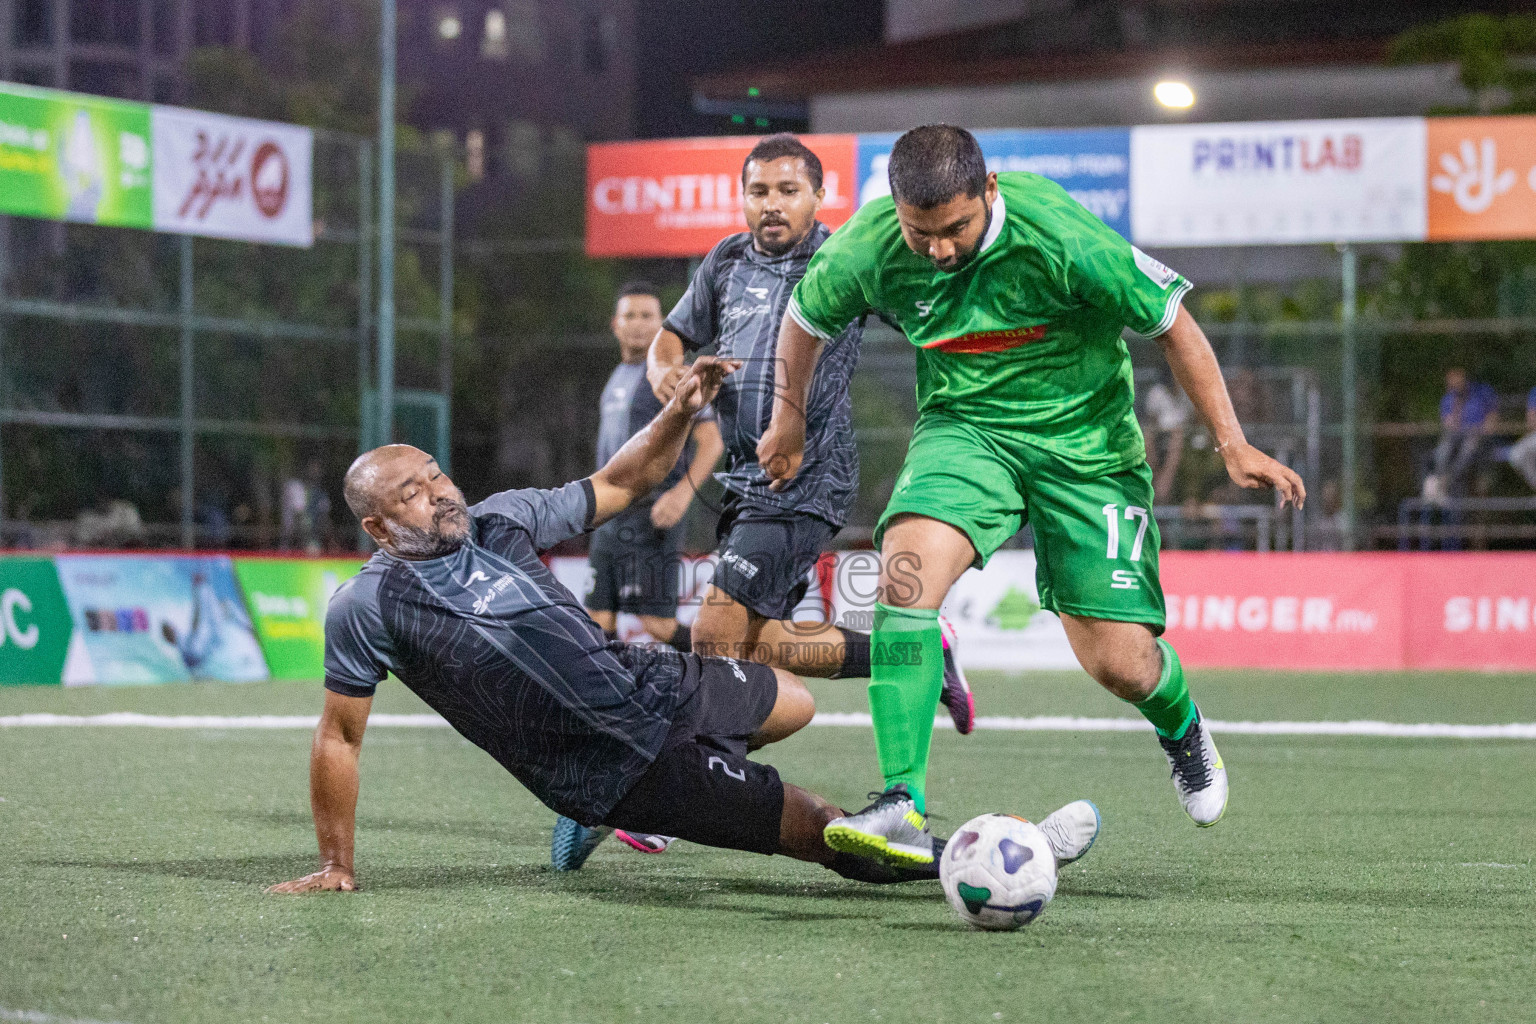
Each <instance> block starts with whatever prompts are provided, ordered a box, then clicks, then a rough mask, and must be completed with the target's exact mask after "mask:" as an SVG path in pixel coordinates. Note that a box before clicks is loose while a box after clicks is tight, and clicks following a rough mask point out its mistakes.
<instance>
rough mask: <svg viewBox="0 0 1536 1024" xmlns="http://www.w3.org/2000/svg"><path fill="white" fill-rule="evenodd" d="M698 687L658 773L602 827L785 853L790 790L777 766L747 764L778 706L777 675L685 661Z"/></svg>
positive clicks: (732, 664)
mask: <svg viewBox="0 0 1536 1024" xmlns="http://www.w3.org/2000/svg"><path fill="white" fill-rule="evenodd" d="M683 657H684V658H687V659H689V660H690V661H691V662H692V663H693V664H692V665H690V666H689V667H690V669H693V668H694V667H695V666H696V667H697V670H698V672H699V682H698V686H697V687H695V688H694V691H693V694H692V696H690V697H689V698H688V699H687V700H686V701H685V702H684V703H683V706H682V708H681V709H679V711H678V715H677V718H676V719H674V720H673V722H672V730H671V732H670V733H669V734H668V735H667V740H666V743H665V744H664V745H663V747H662V750H661V753H660V754H658V755H657V757H656V760H655V761H653V762H652V763H651V767H650V768H649V769H648V770H647V771H646V772H645V774H644V775H642V776H640V779H639V781H638V782H636V783H635V785H634V788H632V789H631V790H630V791H629V793H628V794H627V795H626V796H625V797H624V799H622V800H620V801H619V802H618V804H617V806H615V807H614V808H613V810H611V811H609V812H608V816H607V817H606V818H604V819H603V824H605V825H612V826H613V827H614V828H622V829H625V830H629V831H635V832H655V833H659V834H660V835H664V836H676V837H677V838H679V839H686V840H688V841H689V842H694V843H700V844H702V845H704V846H718V847H722V848H724V849H728V850H746V851H747V852H749V853H765V854H773V853H777V852H778V851H779V823H780V819H781V818H782V817H783V815H784V783H783V782H781V781H780V780H779V773H778V771H777V770H776V769H775V768H774V767H773V766H772V765H766V764H759V763H758V762H756V761H749V760H747V741H748V740H749V739H750V738H751V737H752V735H753V734H754V733H756V732H757V731H758V730H759V729H760V728H762V725H763V723H764V722H765V721H767V720H768V715H769V714H770V713H771V712H772V711H773V705H774V702H775V701H776V700H777V699H778V694H779V683H778V677H777V676H775V675H774V672H773V669H771V668H769V667H767V666H766V665H758V664H756V663H753V662H748V661H733V660H731V659H729V658H700V657H699V656H698V655H695V654H688V655H683Z"/></svg>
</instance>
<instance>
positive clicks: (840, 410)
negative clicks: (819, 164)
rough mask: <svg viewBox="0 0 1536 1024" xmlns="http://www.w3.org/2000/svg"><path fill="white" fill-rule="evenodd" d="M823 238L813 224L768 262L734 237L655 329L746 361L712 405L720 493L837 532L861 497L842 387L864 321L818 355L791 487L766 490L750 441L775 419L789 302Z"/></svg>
mask: <svg viewBox="0 0 1536 1024" xmlns="http://www.w3.org/2000/svg"><path fill="white" fill-rule="evenodd" d="M830 234H831V232H830V231H829V230H828V229H827V227H826V225H824V224H822V223H820V222H818V223H817V224H816V226H815V227H813V228H812V229H811V233H810V235H808V236H807V237H806V239H805V240H804V241H802V242H801V243H800V244H799V245H797V246H795V248H793V249H791V250H790V251H789V252H787V253H785V254H784V255H782V256H766V255H764V254H763V253H760V252H758V251H757V249H756V248H755V247H754V246H753V245H752V235H751V234H750V233H748V232H742V233H741V234H739V235H731V236H730V237H729V238H726V239H725V240H723V241H721V242H720V244H718V245H716V246H715V247H714V248H713V249H711V250H710V252H709V255H708V256H706V257H704V262H703V264H702V265H700V267H699V270H698V273H696V274H694V275H693V281H692V282H691V283H690V284H689V286H688V291H687V292H685V293H684V294H683V297H682V299H681V300H679V301H678V304H677V306H676V307H675V308H674V309H673V310H672V312H671V313H670V314H669V315H668V316H667V319H666V322H665V324H664V325H663V326H665V327H666V329H667V330H669V331H671V332H672V333H673V334H676V335H677V336H678V337H679V338H682V339H683V344H685V345H687V346H688V348H689V349H691V350H694V351H698V350H700V349H708V348H712V350H713V351H714V352H715V353H716V354H718V355H721V356H727V357H730V358H734V359H740V360H743V361H744V364H745V365H743V366H742V368H741V369H740V370H738V371H737V372H736V373H733V374H731V375H730V376H729V377H727V378H725V381H724V383H723V384H722V385H721V388H720V393H719V394H718V395H717V396H716V397H715V410H716V412H717V414H718V416H719V420H720V433H721V436H722V438H723V439H724V441H725V450H726V452H727V453H728V455H729V456H730V467H729V469H728V470H727V471H726V472H724V473H720V474H717V476H718V478H719V479H720V482H721V483H723V484H725V486H726V487H727V488H729V489H730V490H732V491H734V492H736V493H737V494H740V495H743V496H745V497H747V498H750V499H752V500H754V501H757V502H761V503H763V504H767V505H773V506H777V507H779V508H784V509H789V510H791V511H796V512H809V513H811V514H813V515H815V516H818V517H820V518H822V519H825V520H826V521H827V522H829V523H831V524H832V525H834V526H838V527H841V526H842V525H843V524H844V523H845V522H847V520H848V510H849V508H850V507H851V506H852V505H853V500H854V497H855V495H856V494H857V492H858V488H859V450H858V446H857V445H856V444H855V443H854V437H853V409H852V403H851V402H850V401H849V398H848V383H849V381H850V379H851V378H852V377H853V371H854V368H855V367H856V366H857V365H858V361H859V343H860V341H861V340H862V338H863V334H864V327H863V322H862V321H855V322H854V323H852V324H850V325H849V326H848V327H847V328H846V329H845V330H844V331H843V332H842V333H841V334H839V335H838V336H837V337H835V338H833V339H832V340H831V341H829V342H827V343H826V344H825V345H824V346H823V347H822V352H821V359H820V361H819V362H817V364H816V374H815V377H814V378H813V379H812V382H811V395H810V402H809V405H808V407H807V409H806V417H805V461H804V462H803V463H802V464H801V467H800V472H799V474H798V475H796V477H795V479H794V481H793V482H792V483H791V484H790V486H788V487H786V488H785V489H784V490H782V491H773V490H770V489H769V488H768V478H767V477H766V476H765V475H764V474H763V470H762V467H761V466H759V465H758V462H757V442H758V439H759V438H761V437H762V436H763V431H765V430H766V429H768V422H769V420H770V419H772V417H773V394H774V391H773V388H774V365H775V358H774V357H775V350H776V348H777V344H778V340H779V323H780V321H782V320H783V319H784V309H785V307H786V306H787V305H788V304H789V296H790V293H791V292H792V291H794V288H795V285H796V284H797V283H798V282H799V281H800V278H802V277H804V276H805V268H806V266H807V265H808V264H809V263H810V261H811V256H812V255H813V254H814V253H815V252H816V250H817V249H819V248H820V247H821V243H822V242H824V241H826V240H827V236H828V235H830Z"/></svg>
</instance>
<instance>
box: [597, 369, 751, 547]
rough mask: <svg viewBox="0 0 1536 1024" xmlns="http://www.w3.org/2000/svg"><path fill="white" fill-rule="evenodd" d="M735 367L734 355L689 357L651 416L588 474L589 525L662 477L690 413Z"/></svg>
mask: <svg viewBox="0 0 1536 1024" xmlns="http://www.w3.org/2000/svg"><path fill="white" fill-rule="evenodd" d="M740 368H741V360H739V359H720V358H718V357H716V356H700V357H699V358H698V359H696V360H694V362H693V365H692V366H690V367H689V368H688V371H687V373H686V374H684V376H683V379H682V381H681V382H680V383H679V384H678V386H677V391H676V392H675V393H674V394H673V395H672V399H671V400H670V401H669V402H667V404H666V406H665V407H664V408H663V409H662V410H661V412H659V413H657V414H656V418H655V419H653V420H651V422H650V423H648V424H646V425H645V427H644V428H642V429H641V430H640V432H639V433H637V434H635V436H634V437H631V438H630V439H629V440H628V441H626V442H624V447H622V448H620V449H619V450H618V451H617V452H615V453H614V456H613V458H611V459H609V460H608V463H607V465H605V466H603V468H602V469H600V470H598V471H597V472H596V473H593V474H592V477H591V479H592V494H593V498H594V501H595V504H594V507H593V509H592V525H594V526H596V525H598V524H599V523H604V522H607V521H608V520H609V519H612V518H613V517H614V516H616V515H618V514H619V513H620V512H622V511H623V510H624V509H625V508H627V507H628V506H629V504H630V503H631V502H633V501H634V500H635V499H636V498H639V497H640V496H641V495H644V494H649V493H650V492H651V491H653V490H654V489H655V488H656V485H657V484H659V483H661V482H662V481H663V480H665V479H666V477H667V474H668V473H670V472H671V471H672V467H673V466H675V465H677V458H678V456H679V455H681V454H682V453H683V444H684V442H686V441H687V440H688V433H689V431H690V430H692V429H693V418H694V416H696V415H697V414H698V413H699V411H700V410H701V409H703V408H704V407H705V406H706V405H708V404H709V403H710V402H712V401H714V398H715V394H716V393H717V392H718V391H719V390H720V382H721V380H723V379H724V378H725V376H726V374H729V373H734V372H736V371H737V370H739V369H740Z"/></svg>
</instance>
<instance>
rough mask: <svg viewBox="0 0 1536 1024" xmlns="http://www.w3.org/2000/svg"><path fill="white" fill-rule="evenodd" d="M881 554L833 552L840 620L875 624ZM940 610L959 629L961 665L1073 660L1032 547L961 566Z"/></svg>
mask: <svg viewBox="0 0 1536 1024" xmlns="http://www.w3.org/2000/svg"><path fill="white" fill-rule="evenodd" d="M879 561H880V560H879V556H878V555H877V554H876V552H873V551H840V552H838V555H837V573H836V575H835V577H834V580H835V584H834V587H833V596H832V615H833V621H835V622H836V623H837V624H838V625H840V626H843V627H844V628H847V629H857V630H865V631H867V630H869V629H871V628H872V627H873V625H874V617H875V615H874V610H875V584H876V583H877V582H878V578H879V574H880V569H879ZM942 611H943V614H944V616H945V617H946V618H948V619H949V621H950V622H951V623H953V624H954V627H955V632H956V633H958V634H959V636H960V644H961V649H960V656H961V659H962V661H963V664H964V665H965V667H966V668H980V669H1002V670H1005V671H1013V670H1017V669H1073V668H1077V658H1076V657H1075V656H1074V655H1073V654H1072V647H1071V645H1070V644H1068V643H1067V634H1066V631H1065V630H1063V629H1062V628H1061V620H1060V619H1058V618H1057V617H1056V616H1055V615H1053V614H1051V613H1050V612H1048V611H1042V610H1041V608H1040V594H1039V592H1038V591H1037V590H1036V589H1035V553H1034V552H1033V551H999V552H998V553H997V554H995V555H993V556H992V560H991V561H989V562H988V563H987V567H986V569H984V570H981V571H979V572H978V571H977V570H975V569H972V570H970V571H969V572H967V573H965V575H963V576H961V577H960V579H959V580H957V581H956V582H955V585H954V586H953V587H951V588H950V590H949V596H948V597H947V598H945V600H944V606H943V609H942Z"/></svg>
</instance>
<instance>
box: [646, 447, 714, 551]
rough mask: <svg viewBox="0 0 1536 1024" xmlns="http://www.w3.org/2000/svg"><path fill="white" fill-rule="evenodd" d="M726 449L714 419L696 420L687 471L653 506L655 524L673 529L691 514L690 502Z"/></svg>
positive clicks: (652, 518) (655, 525) (657, 526)
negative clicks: (684, 517) (691, 452)
mask: <svg viewBox="0 0 1536 1024" xmlns="http://www.w3.org/2000/svg"><path fill="white" fill-rule="evenodd" d="M724 451H725V442H724V441H722V440H721V439H720V427H719V425H718V424H716V423H715V421H714V420H694V422H693V458H692V459H691V460H690V461H689V463H688V471H687V472H686V473H684V474H683V478H682V479H681V480H679V481H678V482H677V483H676V484H674V485H673V486H672V487H671V488H670V489H669V490H668V491H667V492H666V493H665V494H663V495H662V496H661V497H659V498H657V499H656V504H654V505H652V506H651V525H652V526H654V527H656V529H658V530H670V529H671V528H672V527H674V526H676V525H677V524H678V523H680V522H681V521H682V519H683V516H685V515H687V514H688V506H689V505H691V504H693V496H694V495H695V494H698V493H699V488H700V487H702V486H703V485H704V481H705V480H707V479H709V474H710V473H712V472H714V469H715V463H717V462H719V461H720V455H721V454H722V453H723V452H724Z"/></svg>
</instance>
